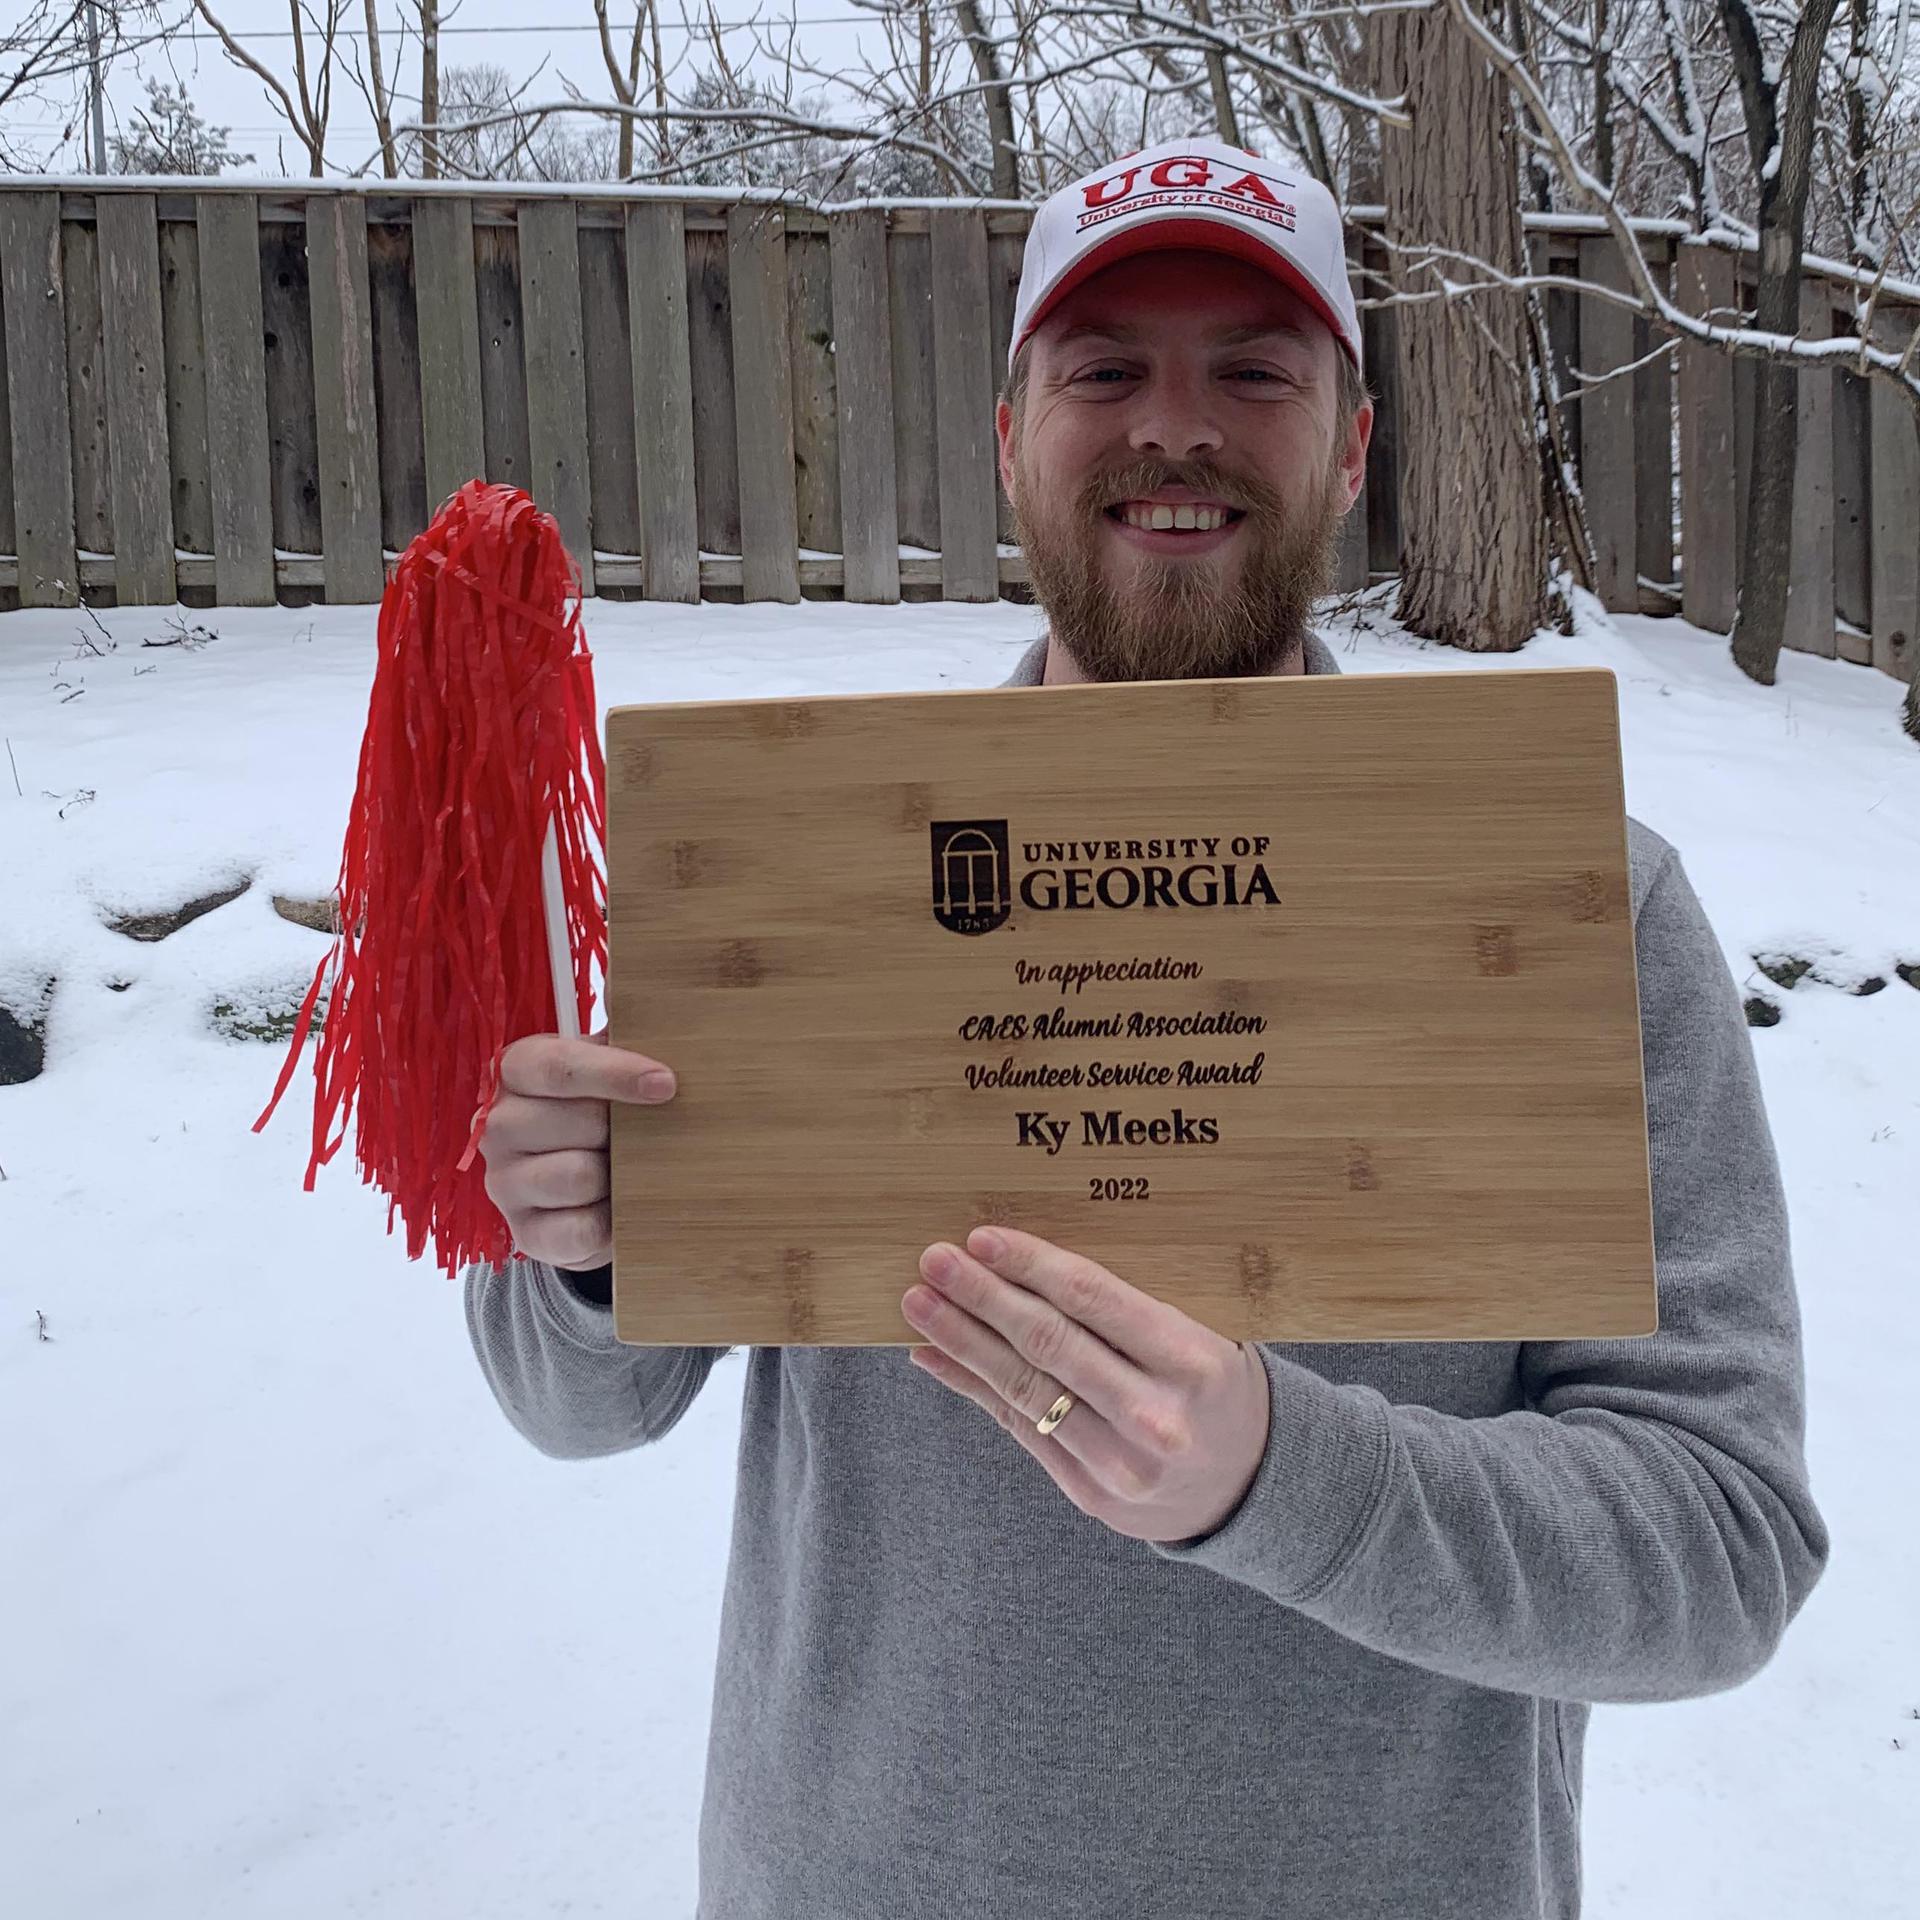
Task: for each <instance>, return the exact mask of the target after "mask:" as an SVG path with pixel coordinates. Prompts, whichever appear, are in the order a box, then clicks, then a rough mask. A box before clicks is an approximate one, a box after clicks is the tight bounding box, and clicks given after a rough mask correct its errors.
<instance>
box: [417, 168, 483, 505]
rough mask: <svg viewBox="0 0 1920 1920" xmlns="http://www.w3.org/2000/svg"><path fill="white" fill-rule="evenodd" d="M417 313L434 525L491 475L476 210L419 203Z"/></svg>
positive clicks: (453, 203) (450, 203) (433, 200)
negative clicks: (455, 500) (464, 492)
mask: <svg viewBox="0 0 1920 1920" xmlns="http://www.w3.org/2000/svg"><path fill="white" fill-rule="evenodd" d="M413 274H414V294H413V299H414V313H415V317H416V320H417V323H418V326H419V333H420V434H421V440H422V442H423V444H424V448H425V458H426V486H427V514H428V517H429V518H431V517H432V516H433V515H434V514H436V513H438V512H439V511H440V509H441V507H442V506H444V505H445V504H446V502H447V500H448V498H449V497H450V496H451V495H453V494H455V493H457V492H458V491H459V490H460V488H462V487H464V486H465V485H466V484H467V482H468V481H469V480H478V479H481V478H482V477H484V476H485V474H486V471H487V436H486V423H485V418H484V415H483V412H482V401H481V394H480V301H479V294H478V292H477V291H476V288H475V282H474V245H473V207H472V204H471V203H470V202H469V201H466V200H455V199H450V198H445V197H442V196H440V195H438V194H436V195H433V196H431V197H429V198H423V199H419V200H416V201H415V202H414V203H413Z"/></svg>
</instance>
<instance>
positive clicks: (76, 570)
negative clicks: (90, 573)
mask: <svg viewBox="0 0 1920 1920" xmlns="http://www.w3.org/2000/svg"><path fill="white" fill-rule="evenodd" d="M60 269H61V263H60V196H59V195H58V194H57V193H33V192H28V193H5V194H0V285H4V288H5V303H6V308H5V310H6V327H7V424H8V427H9V428H10V438H11V442H12V446H11V452H12V458H13V521H14V552H15V553H16V555H17V556H18V576H17V590H18V592H19V595H20V602H21V604H22V605H23V606H29V607H63V606H72V605H73V603H74V602H75V601H76V600H78V599H79V597H80V561H79V556H78V554H77V553H76V552H75V550H74V538H73V441H72V438H71V435H70V432H69V427H68V419H67V340H66V325H67V323H66V314H65V312H64V310H63V305H62V297H61V296H62V280H61V270H60Z"/></svg>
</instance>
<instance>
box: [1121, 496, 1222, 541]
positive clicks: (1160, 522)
mask: <svg viewBox="0 0 1920 1920" xmlns="http://www.w3.org/2000/svg"><path fill="white" fill-rule="evenodd" d="M1105 511H1106V516H1107V518H1108V519H1109V520H1111V521H1113V522H1114V524H1115V525H1116V526H1122V527H1131V528H1133V529H1134V530H1135V531H1136V532H1138V533H1187V534H1195V533H1217V532H1219V531H1220V530H1221V529H1222V528H1224V527H1231V526H1234V525H1237V524H1238V523H1239V522H1240V521H1242V520H1244V519H1245V518H1246V514H1245V513H1244V512H1243V511H1242V510H1241V509H1240V508H1238V507H1225V506H1217V505H1214V506H1205V505H1203V506H1194V505H1190V504H1188V503H1187V502H1185V501H1182V502H1181V503H1180V504H1179V505H1177V506H1173V505H1168V504H1167V503H1166V502H1164V501H1159V502H1156V501H1147V500H1119V501H1116V502H1115V503H1114V504H1113V505H1112V506H1110V507H1108V508H1107V509H1106V510H1105Z"/></svg>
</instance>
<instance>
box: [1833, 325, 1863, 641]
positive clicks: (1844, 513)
mask: <svg viewBox="0 0 1920 1920" xmlns="http://www.w3.org/2000/svg"><path fill="white" fill-rule="evenodd" d="M1838 320H1839V321H1844V322H1846V325H1845V331H1846V332H1848V333H1854V332H1855V331H1856V329H1855V328H1854V326H1853V325H1852V323H1851V316H1849V315H1840V316H1838ZM1867 406H1868V394H1867V383H1866V382H1865V381H1864V380H1862V379H1861V378H1860V376H1859V375H1858V374H1854V373H1835V374H1834V376H1833V610H1834V614H1835V616H1836V618H1837V620H1838V621H1841V622H1844V623H1845V624H1844V626H1842V628H1841V630H1840V631H1839V632H1838V633H1837V634H1836V635H1835V637H1834V645H1835V647H1836V648H1837V649H1838V650H1839V654H1840V658H1841V659H1842V660H1850V661H1851V662H1852V663H1853V664H1854V665H1855V666H1869V665H1871V664H1872V661H1873V568H1872V564H1871V559H1870V556H1869V552H1868V548H1869V545H1870V538H1871V535H1872V531H1873V526H1872V513H1873V507H1872V496H1871V494H1870V493H1869V492H1868V490H1867V489H1868V486H1869V484H1870V478H1871V473H1872V454H1871V449H1870V446H1869V442H1868V437H1867V436H1868V432H1869V427H1868V413H1867Z"/></svg>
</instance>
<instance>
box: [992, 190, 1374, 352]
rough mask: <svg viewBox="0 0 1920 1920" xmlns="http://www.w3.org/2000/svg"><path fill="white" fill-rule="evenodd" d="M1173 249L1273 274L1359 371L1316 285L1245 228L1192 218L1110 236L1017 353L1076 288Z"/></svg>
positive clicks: (1068, 275)
mask: <svg viewBox="0 0 1920 1920" xmlns="http://www.w3.org/2000/svg"><path fill="white" fill-rule="evenodd" d="M1174 248H1191V249H1193V250H1195V251H1198V252H1203V253H1225V254H1230V255H1231V256H1232V257H1233V258H1234V259H1236V260H1244V261H1246V262H1247V264H1248V265H1249V266H1255V267H1258V268H1259V269H1260V270H1261V271H1262V272H1263V273H1268V274H1271V275H1272V276H1273V278H1274V279H1276V280H1278V281H1279V282H1280V284H1281V285H1282V286H1284V287H1286V288H1288V289H1290V290H1291V291H1292V292H1294V293H1297V294H1298V295H1299V296H1300V298H1301V299H1302V300H1304V301H1305V302H1306V303H1307V305H1308V306H1309V307H1311V308H1312V309H1313V311H1314V313H1315V315H1316V316H1318V318H1319V319H1320V320H1321V322H1322V323H1323V324H1324V325H1325V327H1326V329H1327V331H1328V332H1329V333H1330V334H1332V335H1333V338H1334V343H1335V345H1337V346H1338V347H1339V348H1340V349H1341V350H1342V351H1343V352H1344V353H1345V354H1346V356H1347V357H1348V359H1350V360H1351V361H1352V362H1353V364H1354V365H1355V366H1356V367H1358V366H1359V364H1360V354H1359V351H1358V349H1357V348H1356V347H1355V346H1354V344H1353V343H1352V342H1351V341H1349V340H1348V338H1347V334H1346V328H1345V326H1344V325H1343V324H1342V322H1341V320H1340V317H1339V316H1338V315H1337V314H1336V313H1335V312H1334V311H1333V309H1332V308H1331V307H1330V306H1329V305H1328V304H1327V301H1326V298H1325V296H1324V295H1323V294H1322V293H1321V292H1320V290H1319V289H1318V288H1317V287H1315V285H1314V284H1313V282H1312V281H1311V280H1309V279H1308V278H1307V276H1306V275H1305V274H1304V273H1302V272H1301V271H1300V269H1299V268H1298V267H1296V266H1295V265H1294V264H1293V262H1292V261H1291V260H1289V259H1287V258H1286V257H1285V256H1284V255H1283V254H1279V253H1276V252H1275V251H1274V250H1273V248H1271V247H1270V246H1268V245H1267V244H1266V243H1265V242H1264V241H1262V240H1259V239H1257V238H1256V237H1255V236H1254V235H1253V234H1250V233H1248V232H1247V231H1246V230H1245V229H1244V228H1243V227H1241V226H1239V225H1237V224H1234V223H1231V222H1229V221H1227V220H1225V219H1221V220H1196V219H1194V218H1192V217H1191V215H1183V216H1181V217H1179V218H1175V219H1168V220H1141V221H1138V222H1136V223H1135V224H1134V225H1132V226H1129V227H1126V228H1124V229H1122V230H1121V231H1120V232H1118V233H1114V234H1110V235H1108V236H1107V237H1106V238H1105V239H1104V240H1101V241H1099V242H1097V243H1096V244H1095V245H1094V246H1092V247H1089V248H1088V249H1087V251H1086V252H1085V253H1083V254H1082V255H1081V256H1080V257H1079V259H1077V260H1076V261H1075V262H1074V263H1073V265H1072V266H1070V267H1069V268H1068V269H1067V270H1066V272H1065V273H1063V274H1062V275H1061V276H1060V278H1059V279H1058V280H1057V281H1056V282H1055V283H1054V284H1053V286H1051V287H1049V288H1048V289H1047V292H1046V293H1045V294H1044V295H1043V296H1042V298H1041V300H1040V303H1039V305H1038V306H1036V307H1035V308H1034V310H1033V312H1032V314H1031V315H1030V316H1029V318H1028V320H1027V325H1026V330H1025V331H1024V332H1023V333H1022V334H1021V336H1020V338H1019V339H1018V340H1016V341H1015V342H1014V343H1013V351H1014V352H1015V353H1017V352H1019V350H1020V348H1021V347H1022V346H1024V345H1025V344H1026V342H1027V341H1028V340H1029V339H1031V338H1032V337H1033V332H1034V329H1035V328H1036V327H1038V326H1039V325H1040V323H1041V322H1042V321H1043V320H1045V319H1046V317H1047V315H1048V314H1050V313H1051V312H1052V311H1053V309H1054V308H1055V307H1057V306H1058V305H1059V304H1060V302H1061V301H1062V300H1064V299H1065V298H1066V297H1067V295H1068V294H1070V293H1071V292H1072V291H1073V290H1074V288H1075V287H1077V286H1079V285H1080V284H1081V283H1082V282H1083V281H1086V280H1090V279H1091V278H1092V277H1093V276H1094V275H1095V274H1096V273H1099V272H1100V271H1101V270H1102V269H1103V268H1106V267H1110V266H1112V265H1113V263H1114V262H1115V261H1116V260H1125V259H1129V258H1130V257H1131V256H1132V255H1134V254H1136V253H1162V252H1167V251H1170V250H1172V249H1174Z"/></svg>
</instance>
